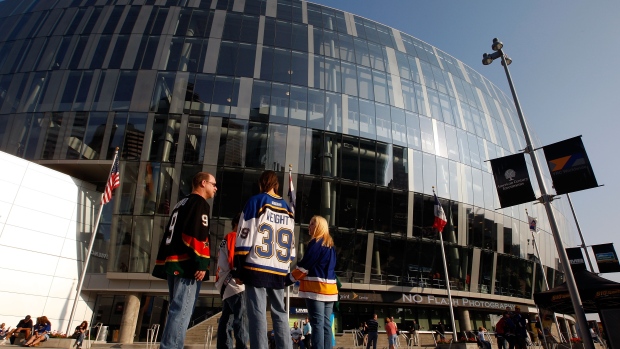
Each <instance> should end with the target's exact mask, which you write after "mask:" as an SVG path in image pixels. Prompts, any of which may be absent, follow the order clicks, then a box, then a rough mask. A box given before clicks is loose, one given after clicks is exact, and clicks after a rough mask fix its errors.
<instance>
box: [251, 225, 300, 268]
mask: <svg viewBox="0 0 620 349" xmlns="http://www.w3.org/2000/svg"><path fill="white" fill-rule="evenodd" d="M258 231H259V233H261V234H262V235H263V243H262V245H256V246H255V247H254V251H255V253H256V255H257V256H258V257H261V258H271V257H272V256H273V253H274V250H275V251H276V258H277V259H278V261H280V262H282V263H288V262H290V259H291V245H292V244H293V232H292V231H291V230H290V229H287V228H280V229H278V230H277V231H275V232H274V228H273V227H272V226H271V225H269V224H267V223H263V224H261V225H260V226H259V227H258ZM274 238H275V239H274ZM275 245H277V246H275Z"/></svg>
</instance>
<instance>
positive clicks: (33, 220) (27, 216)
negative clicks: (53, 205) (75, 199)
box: [6, 206, 71, 238]
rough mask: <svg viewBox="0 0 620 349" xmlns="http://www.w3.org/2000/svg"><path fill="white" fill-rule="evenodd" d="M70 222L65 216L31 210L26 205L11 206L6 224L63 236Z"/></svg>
mask: <svg viewBox="0 0 620 349" xmlns="http://www.w3.org/2000/svg"><path fill="white" fill-rule="evenodd" d="M70 222H71V221H70V220H68V219H66V218H62V217H58V216H54V215H51V214H47V213H42V212H37V211H33V210H32V209H30V208H27V207H21V206H13V208H12V209H11V217H10V219H9V220H8V221H7V222H6V224H9V225H13V226H17V227H21V228H24V229H27V230H31V231H36V232H40V233H44V234H48V235H53V236H58V237H63V238H64V237H65V235H67V229H68V228H69V223H70Z"/></svg>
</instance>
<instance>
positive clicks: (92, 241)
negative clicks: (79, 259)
mask: <svg viewBox="0 0 620 349" xmlns="http://www.w3.org/2000/svg"><path fill="white" fill-rule="evenodd" d="M117 157H118V147H116V151H115V152H114V158H113V159H112V167H111V168H110V173H109V174H108V179H109V178H110V176H111V175H112V168H113V167H114V163H115V162H116V158H117ZM104 192H105V190H104ZM104 195H105V193H102V194H101V200H99V212H98V213H97V219H96V220H95V226H94V228H93V230H92V234H91V236H90V243H89V245H88V252H87V253H86V260H85V261H84V266H83V268H82V273H81V275H80V279H79V280H78V287H77V292H76V293H75V298H74V299H73V307H72V308H71V315H70V316H69V323H68V324H67V331H66V332H65V333H66V334H67V335H69V334H70V332H69V331H70V330H71V322H73V316H74V315H75V310H76V308H77V304H78V301H79V299H80V293H82V286H84V278H85V277H86V270H87V269H88V262H89V261H90V254H91V253H92V252H93V245H94V244H95V236H96V235H97V228H98V227H99V221H100V220H101V212H102V211H103V205H104V204H103V196H104Z"/></svg>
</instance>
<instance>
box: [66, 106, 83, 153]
mask: <svg viewBox="0 0 620 349" xmlns="http://www.w3.org/2000/svg"><path fill="white" fill-rule="evenodd" d="M87 121H88V114H87V113H83V112H81V113H80V112H78V113H75V117H74V118H73V124H72V125H70V126H69V127H68V130H67V131H68V132H69V134H68V136H67V146H68V147H67V154H66V158H67V159H79V158H80V154H81V152H82V147H83V146H84V132H85V131H86V122H87Z"/></svg>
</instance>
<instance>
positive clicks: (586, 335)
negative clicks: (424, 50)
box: [482, 38, 594, 349]
mask: <svg viewBox="0 0 620 349" xmlns="http://www.w3.org/2000/svg"><path fill="white" fill-rule="evenodd" d="M503 47H504V44H502V43H501V42H500V41H499V40H498V39H497V38H495V39H493V45H492V46H491V48H492V49H493V51H495V52H493V53H491V54H487V53H485V54H483V55H482V64H484V65H489V64H491V63H493V61H494V60H495V59H497V58H501V59H502V66H504V70H505V71H506V77H507V78H508V84H509V85H510V92H512V98H513V99H514V102H515V108H516V109H517V114H518V115H519V121H520V122H521V128H523V136H524V137H525V142H526V144H527V147H526V148H525V152H526V153H528V154H530V157H531V159H532V166H533V167H534V172H535V173H536V180H537V181H538V186H539V188H540V193H541V197H540V198H539V199H538V200H539V201H540V202H541V203H542V204H543V205H545V210H546V211H547V218H548V219H549V225H550V227H551V232H552V233H553V240H554V241H555V247H556V249H557V250H558V255H559V257H560V262H561V263H562V267H563V268H564V275H565V277H566V286H568V291H569V293H570V298H571V301H572V303H573V308H574V309H575V317H576V318H577V324H578V325H579V332H580V335H581V338H582V339H583V345H584V348H585V349H594V342H593V341H592V337H591V336H590V331H588V323H587V321H586V314H585V312H584V310H583V305H582V303H581V298H580V297H579V291H578V290H577V285H576V284H575V278H574V276H573V273H572V271H571V267H570V262H569V260H568V255H567V254H566V250H565V249H564V245H563V244H562V238H561V237H560V233H559V231H558V225H557V222H556V219H555V215H554V213H553V210H552V209H551V200H552V199H553V196H552V195H549V194H547V188H546V187H545V181H544V180H543V177H542V172H541V171H540V166H539V164H538V159H537V158H536V152H535V151H534V147H533V146H532V139H531V138H530V133H529V131H528V128H527V124H526V123H525V117H523V113H522V112H521V105H520V104H519V98H518V97H517V91H515V87H514V85H513V84H512V78H511V77H510V71H508V65H509V64H510V63H512V60H511V59H510V58H508V56H506V54H504V51H502V48H503Z"/></svg>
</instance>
